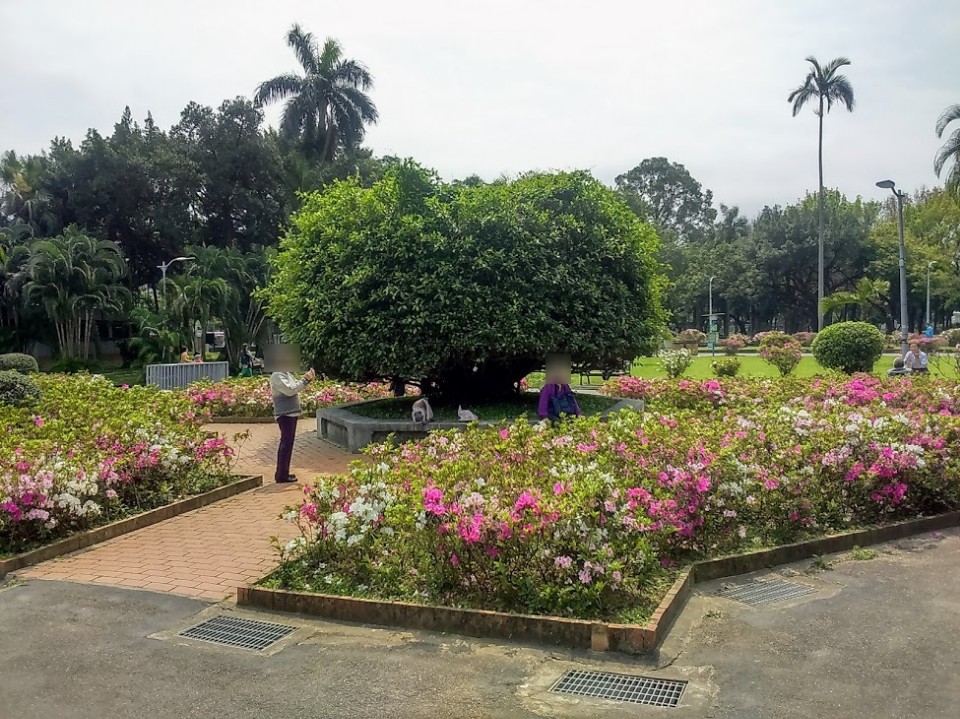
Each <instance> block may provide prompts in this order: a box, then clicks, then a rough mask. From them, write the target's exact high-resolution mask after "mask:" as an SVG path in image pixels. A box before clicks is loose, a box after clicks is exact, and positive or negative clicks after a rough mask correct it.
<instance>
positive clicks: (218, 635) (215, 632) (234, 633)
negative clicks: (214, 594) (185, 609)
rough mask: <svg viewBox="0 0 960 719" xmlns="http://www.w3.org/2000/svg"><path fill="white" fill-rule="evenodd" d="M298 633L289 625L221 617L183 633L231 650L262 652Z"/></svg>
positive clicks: (191, 637) (183, 635)
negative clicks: (234, 648)
mask: <svg viewBox="0 0 960 719" xmlns="http://www.w3.org/2000/svg"><path fill="white" fill-rule="evenodd" d="M296 630H297V628H296V627H290V626H287V625H286V624H273V623H271V622H260V621H256V620H254V619H241V618H240V617H227V616H219V617H214V618H213V619H208V620H206V621H205V622H200V624H197V625H196V626H193V627H190V628H189V629H184V630H183V631H182V632H180V636H181V637H187V638H188V639H199V640H200V641H201V642H211V643H212V644H223V645H226V646H228V647H240V648H241V649H253V650H254V651H262V650H264V649H266V648H267V647H269V646H272V645H273V644H276V643H277V642H279V641H280V640H281V639H283V638H284V637H285V636H287V635H288V634H292V633H293V632H295V631H296Z"/></svg>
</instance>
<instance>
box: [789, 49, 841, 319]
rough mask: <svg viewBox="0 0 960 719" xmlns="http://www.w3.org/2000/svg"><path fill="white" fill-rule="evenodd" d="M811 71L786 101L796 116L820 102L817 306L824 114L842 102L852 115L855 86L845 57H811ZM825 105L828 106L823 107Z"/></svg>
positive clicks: (820, 287)
mask: <svg viewBox="0 0 960 719" xmlns="http://www.w3.org/2000/svg"><path fill="white" fill-rule="evenodd" d="M807 62H809V63H810V65H811V69H810V72H809V73H807V77H806V79H805V80H804V81H803V84H802V85H801V86H800V87H798V88H797V89H796V90H794V91H793V92H791V93H790V95H789V96H788V97H787V102H792V103H793V116H794V117H796V116H797V115H798V114H800V110H802V109H803V106H804V105H806V104H807V103H808V102H810V101H811V100H813V99H814V98H816V99H817V103H818V107H817V109H816V110H815V111H814V112H815V113H816V114H817V117H818V118H819V119H820V137H819V143H818V145H817V163H818V167H819V170H820V195H819V202H818V204H817V222H818V224H819V230H818V235H819V238H818V242H817V307H819V306H820V305H821V303H822V302H823V114H824V109H826V111H827V112H830V110H831V109H832V108H833V105H834V103H841V104H843V105H845V106H846V108H847V110H849V111H850V112H853V86H852V85H851V84H850V81H849V80H848V79H847V78H846V76H845V75H840V74H838V73H837V71H838V70H839V69H840V68H841V67H844V66H846V65H849V64H850V61H849V60H848V59H847V58H845V57H838V58H836V59H834V60H831V61H830V62H828V63H827V64H826V65H824V66H823V67H821V66H820V63H819V62H817V59H816V58H815V57H812V56H811V57H808V58H807ZM824 106H826V107H824ZM822 329H823V312H822V311H820V312H819V313H818V314H817V330H822Z"/></svg>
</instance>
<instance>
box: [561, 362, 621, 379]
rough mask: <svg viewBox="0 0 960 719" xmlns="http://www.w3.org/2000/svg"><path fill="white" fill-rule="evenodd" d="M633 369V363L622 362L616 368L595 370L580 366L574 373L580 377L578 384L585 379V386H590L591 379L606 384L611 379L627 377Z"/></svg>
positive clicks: (594, 368)
mask: <svg viewBox="0 0 960 719" xmlns="http://www.w3.org/2000/svg"><path fill="white" fill-rule="evenodd" d="M632 367H633V362H624V363H623V364H622V365H618V366H616V367H605V368H600V369H597V368H596V367H587V366H581V367H577V368H576V369H575V370H574V371H575V372H576V374H577V375H579V376H580V384H584V381H583V380H584V379H586V380H587V381H586V384H590V378H591V377H600V378H601V379H603V381H604V382H606V381H607V380H608V379H610V378H611V377H622V376H624V375H629V374H630V370H631V369H632Z"/></svg>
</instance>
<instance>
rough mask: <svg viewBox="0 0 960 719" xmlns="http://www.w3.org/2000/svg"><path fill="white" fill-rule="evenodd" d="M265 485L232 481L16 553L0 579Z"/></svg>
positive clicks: (1, 565) (2, 562)
mask: <svg viewBox="0 0 960 719" xmlns="http://www.w3.org/2000/svg"><path fill="white" fill-rule="evenodd" d="M262 484H263V477H261V476H250V477H243V478H241V479H238V480H237V481H235V482H231V483H230V484H225V485H223V486H222V487H217V488H216V489H212V490H210V491H209V492H204V493H203V494H198V495H196V496H194V497H188V498H186V499H181V500H179V501H177V502H172V503H171V504H167V505H164V506H163V507H157V508H156V509H151V510H149V511H147V512H143V513H141V514H137V515H134V516H133V517H127V518H126V519H121V520H119V521H116V522H111V523H110V524H105V525H104V526H102V527H97V528H95V529H90V530H88V531H86V532H81V533H79V534H75V535H73V536H72V537H67V538H66V539H61V540H60V541H58V542H54V543H53V544H48V545H47V546H45V547H40V548H39V549H33V550H31V551H29V552H24V553H23V554H17V555H15V556H13V557H10V558H9V559H0V579H2V578H3V577H4V575H5V574H8V573H9V572H14V571H16V570H18V569H23V568H24V567H29V566H31V565H33V564H39V563H40V562H45V561H47V560H48V559H53V558H54V557H60V556H62V555H64V554H70V553H72V552H76V551H79V550H81V549H86V548H87V547H91V546H93V545H94V544H99V543H100V542H106V541H107V540H108V539H114V538H116V537H119V536H121V535H124V534H129V533H130V532H135V531H136V530H138V529H143V528H144V527H149V526H150V525H152V524H157V523H159V522H163V521H164V520H167V519H171V518H173V517H176V516H177V515H180V514H185V513H186V512H192V511H193V510H195V509H200V507H206V506H207V505H208V504H213V503H214V502H219V501H220V500H222V499H227V498H228V497H232V496H234V495H235V494H240V493H241V492H246V491H247V490H249V489H255V488H256V487H259V486H261V485H262Z"/></svg>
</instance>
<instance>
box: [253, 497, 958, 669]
mask: <svg viewBox="0 0 960 719" xmlns="http://www.w3.org/2000/svg"><path fill="white" fill-rule="evenodd" d="M956 526H960V512H947V513H946V514H939V515H936V516H933V517H923V518H921V519H911V520H907V521H904V522H897V523H896V524H890V525H887V526H883V527H874V528H870V529H862V530H856V531H852V532H845V533H843V534H837V535H833V536H829V537H821V538H818V539H812V540H809V541H806V542H797V543H795V544H786V545H782V546H779V547H773V548H771V549H764V550H760V551H756V552H749V553H747V554H738V555H733V556H729V557H721V558H719V559H707V560H703V561H700V562H694V563H693V564H692V565H690V566H689V567H688V568H686V569H684V570H683V571H682V572H680V575H679V576H678V577H677V579H676V580H675V581H674V583H673V586H671V587H670V589H669V591H668V592H667V593H666V595H665V596H664V597H663V599H662V600H661V601H660V604H659V606H658V607H657V609H656V610H655V611H654V613H653V615H652V616H651V617H650V619H649V620H648V621H647V623H646V624H643V625H638V624H610V623H605V622H597V621H589V620H582V619H566V618H563V617H552V616H538V615H530V614H510V613H508V612H494V611H486V610H482V609H458V608H455V607H442V606H434V605H425V604H413V603H411V602H391V601H384V600H379V599H360V598H356V597H341V596H336V595H330V594H314V593H311V592H289V591H286V590H282V589H264V588H262V587H238V588H237V605H238V606H247V607H257V608H260V609H268V610H272V611H278V612H292V613H295V614H307V615H311V616H316V617H323V618H325V619H333V620H337V621H345V622H356V623H359V624H373V625H381V626H392V627H403V628H405V629H420V630H426V631H432V632H451V633H455V634H464V635H466V636H471V637H483V638H495V639H508V640H512V641H524V642H535V643H539V644H552V645H557V646H563V647H569V648H572V649H591V650H593V651H597V652H611V651H612V652H622V653H624V654H634V655H639V654H652V653H654V652H656V650H657V649H658V647H659V646H660V643H661V642H662V641H663V640H664V639H665V638H666V636H667V633H668V632H669V631H670V628H671V627H672V626H673V622H674V620H676V618H677V616H678V615H679V614H680V612H681V610H682V609H683V607H684V606H685V605H686V603H687V600H688V599H689V598H690V595H691V594H692V593H693V589H694V586H695V585H696V584H697V583H698V582H704V581H709V580H711V579H719V578H721V577H729V576H734V575H738V574H749V573H750V572H756V571H759V570H761V569H766V568H768V567H772V566H775V565H778V564H789V563H791V562H796V561H800V560H803V559H809V558H810V557H813V556H817V555H822V554H832V553H835V552H843V551H847V550H850V549H852V548H853V547H855V546H861V547H863V546H867V545H869V544H878V543H881V542H889V541H892V540H895V539H902V538H903V537H908V536H911V535H915V534H923V533H924V532H932V531H935V530H937V529H947V528H950V527H956Z"/></svg>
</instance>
